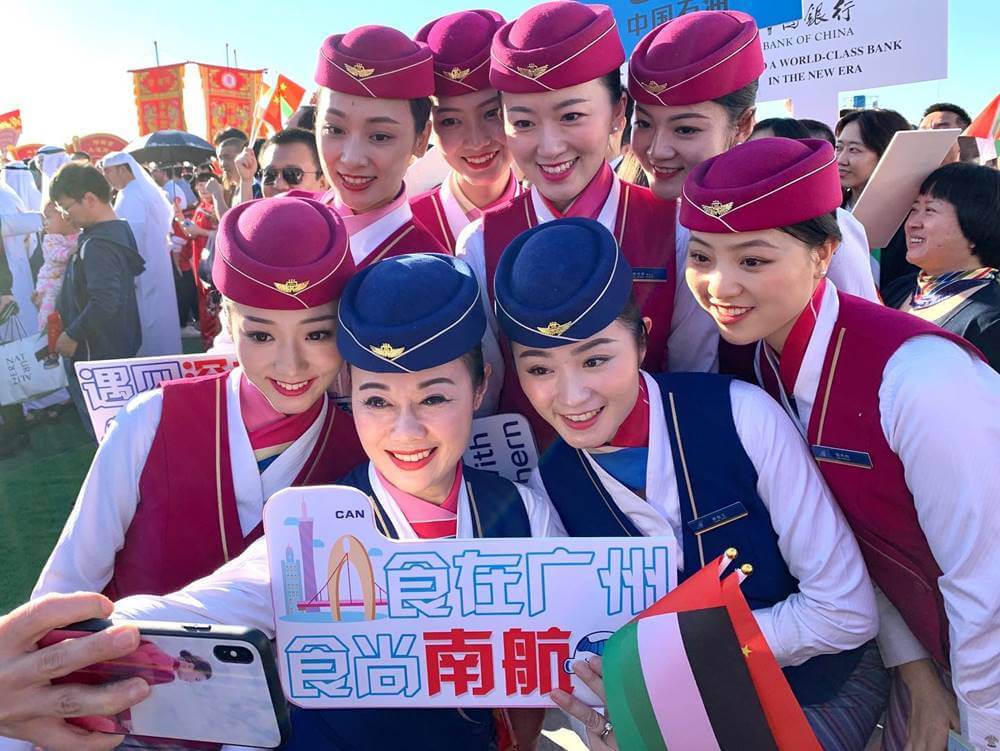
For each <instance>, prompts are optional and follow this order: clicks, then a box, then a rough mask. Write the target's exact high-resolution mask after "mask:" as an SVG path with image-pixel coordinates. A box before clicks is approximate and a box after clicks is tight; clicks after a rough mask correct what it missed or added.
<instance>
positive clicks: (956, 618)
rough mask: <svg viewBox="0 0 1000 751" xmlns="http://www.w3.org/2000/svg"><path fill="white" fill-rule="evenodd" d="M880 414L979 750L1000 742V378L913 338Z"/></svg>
mask: <svg viewBox="0 0 1000 751" xmlns="http://www.w3.org/2000/svg"><path fill="white" fill-rule="evenodd" d="M879 405H880V408H881V413H882V430H883V431H884V433H885V437H886V440H887V441H888V443H889V446H890V447H891V448H892V450H893V451H894V452H895V453H896V455H897V456H899V458H900V460H901V461H902V463H903V466H904V468H905V478H906V485H907V487H909V489H910V492H911V493H912V494H913V503H914V506H915V507H916V511H917V519H918V520H919V522H920V527H921V529H922V530H923V532H924V535H925V536H926V538H927V543H928V545H929V546H930V549H931V553H933V555H934V559H935V561H937V564H938V566H939V567H940V568H941V572H942V575H941V577H940V578H939V579H938V586H939V587H940V589H941V594H942V596H943V597H944V607H945V612H946V613H947V616H948V624H949V635H950V639H951V676H952V684H953V686H954V689H955V694H956V695H957V697H958V705H959V711H960V714H961V717H962V729H963V733H964V735H965V736H966V737H967V738H969V739H970V740H971V741H972V742H973V744H975V745H976V746H977V747H985V746H986V741H985V740H984V739H985V738H986V736H988V735H994V736H1000V660H998V659H997V652H998V645H1000V587H998V586H997V581H996V570H997V566H996V542H997V540H998V539H1000V503H998V502H997V499H1000V472H997V464H996V461H997V447H998V446H1000V419H998V415H1000V375H998V374H997V373H996V372H995V371H993V370H992V369H991V368H990V367H989V366H988V365H986V364H985V363H984V362H982V361H980V360H978V359H974V358H973V357H972V356H971V355H969V354H968V352H966V351H965V350H964V349H963V348H961V347H959V346H957V345H956V344H954V343H953V342H949V341H947V340H946V339H944V338H942V337H937V336H922V337H916V338H914V339H911V340H909V341H908V342H906V343H905V344H904V345H903V346H902V347H900V348H899V349H898V350H897V351H896V353H895V354H894V355H893V356H892V357H891V358H890V359H889V362H888V363H886V366H885V371H884V373H883V377H882V386H881V388H880V389H879Z"/></svg>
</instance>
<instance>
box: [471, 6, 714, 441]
mask: <svg viewBox="0 0 1000 751" xmlns="http://www.w3.org/2000/svg"><path fill="white" fill-rule="evenodd" d="M491 54H492V58H491V62H490V84H491V85H492V86H493V87H495V88H496V89H498V90H499V91H500V92H501V95H502V100H503V116H504V129H505V131H506V134H507V147H508V149H509V150H510V153H511V155H512V156H513V158H514V161H515V163H516V164H517V167H518V168H519V170H520V171H521V172H522V173H523V174H524V175H525V177H526V179H527V180H528V181H529V182H530V183H531V185H532V187H531V190H530V191H528V192H526V193H524V194H523V195H521V196H518V197H517V198H514V199H513V200H512V201H510V202H509V203H507V204H505V205H504V206H502V207H498V208H495V209H494V210H492V211H489V212H487V213H486V214H485V215H484V216H483V217H482V219H481V220H480V221H477V222H474V223H473V224H471V225H470V226H469V227H468V228H467V229H466V230H465V232H463V234H462V236H461V237H460V238H459V240H458V250H457V254H458V255H459V256H462V257H464V258H465V259H466V260H467V261H468V263H469V265H470V266H471V267H472V268H473V270H474V271H475V273H476V276H477V278H478V279H479V283H480V285H481V286H482V288H483V290H484V291H485V292H486V293H487V294H486V295H484V300H483V304H484V307H485V308H486V310H487V316H488V320H489V323H490V325H489V329H488V331H487V337H486V339H485V340H484V352H485V355H486V359H487V361H488V362H489V363H490V365H491V366H492V368H493V374H494V377H493V379H492V380H493V383H492V384H491V387H490V389H489V392H488V393H487V395H486V400H485V404H484V410H483V411H484V412H487V413H490V412H494V411H496V409H497V404H498V402H499V404H500V411H513V412H520V413H521V414H523V415H524V416H525V417H527V418H528V420H529V422H530V423H531V427H532V430H533V432H534V435H535V440H536V442H537V443H538V445H539V447H541V448H544V447H545V446H546V445H548V443H549V442H550V441H551V440H552V438H553V437H554V433H553V431H552V428H551V427H550V426H549V425H548V424H547V423H546V422H545V421H544V420H542V419H541V418H540V417H539V416H538V415H537V414H535V412H534V410H532V409H531V406H530V404H528V402H527V400H526V399H525V397H524V395H523V394H522V393H521V390H520V386H519V385H518V382H517V377H516V370H515V368H514V363H513V360H511V359H510V357H509V352H505V353H502V352H501V350H500V347H499V345H498V341H499V331H498V329H497V326H496V322H495V319H494V316H493V311H492V298H493V275H494V272H495V270H496V267H497V264H498V262H499V260H500V258H501V255H502V254H503V252H504V248H506V247H507V244H508V243H509V242H510V241H511V240H512V239H513V238H514V237H515V236H517V235H518V234H519V233H520V232H523V231H524V230H526V229H528V228H530V227H534V226H536V225H539V224H544V223H545V222H549V221H553V220H555V219H558V218H562V217H587V218H590V219H594V220H596V221H599V222H600V223H601V224H603V225H604V226H605V227H606V228H607V229H608V230H609V231H612V232H613V233H614V234H615V237H617V238H618V240H619V242H620V243H621V246H622V249H623V252H624V253H625V256H626V257H627V258H628V260H629V262H630V264H631V265H632V267H633V269H634V273H635V278H634V279H633V282H634V287H635V294H636V300H637V302H638V304H639V306H640V308H641V309H642V311H643V315H646V316H648V317H649V318H650V319H651V320H652V328H651V330H650V334H649V346H648V350H647V353H646V365H647V367H649V368H650V369H651V370H656V371H659V370H663V369H664V368H669V369H671V370H694V371H708V370H712V369H713V368H715V367H716V358H717V351H716V350H717V347H716V341H717V335H716V334H715V332H714V330H713V326H712V325H711V321H709V320H707V319H706V317H705V315H704V313H703V312H702V311H701V310H699V309H698V306H697V305H696V304H695V303H694V301H693V300H692V299H691V296H690V293H689V292H688V291H687V289H686V288H685V287H684V285H683V284H680V283H679V282H680V269H681V267H682V262H681V261H679V260H678V258H679V256H678V247H677V244H676V243H675V237H674V230H675V221H674V218H673V214H672V212H673V207H672V206H664V205H663V204H662V203H661V202H660V201H658V200H657V199H656V197H655V196H654V195H653V194H652V193H651V192H650V191H649V190H648V189H646V188H641V187H638V186H635V185H631V184H629V183H624V182H622V181H621V180H620V179H619V178H618V177H617V176H616V175H615V173H614V171H613V170H612V169H611V167H610V166H609V164H608V162H607V155H608V151H609V148H608V145H609V138H610V136H611V135H612V133H614V132H616V131H617V129H618V127H619V125H618V123H619V122H621V121H622V120H623V118H624V111H625V98H626V95H625V93H624V92H623V91H622V86H621V80H620V74H619V70H618V69H619V66H620V65H621V64H622V62H624V60H625V52H624V49H623V47H622V43H621V40H620V38H619V35H618V27H617V24H616V23H615V18H614V15H613V13H612V12H611V9H610V8H608V7H607V6H605V5H586V4H583V3H578V2H573V1H572V0H559V1H557V2H548V3H542V4H541V5H536V6H535V7H533V8H530V9H528V10H526V11H525V12H524V13H523V14H521V16H520V17H519V18H517V19H516V20H514V21H513V22H511V23H508V24H506V25H504V26H502V27H501V28H500V29H499V30H498V31H497V33H496V35H495V36H494V37H493V46H492V53H491ZM501 387H502V392H503V393H502V397H501Z"/></svg>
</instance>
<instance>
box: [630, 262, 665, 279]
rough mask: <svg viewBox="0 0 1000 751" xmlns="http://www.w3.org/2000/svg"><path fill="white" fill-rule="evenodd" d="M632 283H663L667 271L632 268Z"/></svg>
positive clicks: (639, 267) (640, 267)
mask: <svg viewBox="0 0 1000 751" xmlns="http://www.w3.org/2000/svg"><path fill="white" fill-rule="evenodd" d="M632 281H633V282H665V281H667V270H666V269H657V268H649V267H643V266H633V267H632Z"/></svg>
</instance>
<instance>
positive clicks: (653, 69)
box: [628, 10, 764, 106]
mask: <svg viewBox="0 0 1000 751" xmlns="http://www.w3.org/2000/svg"><path fill="white" fill-rule="evenodd" d="M763 72H764V50H763V48H762V46H761V42H760V31H759V30H758V29H757V23H756V22H755V21H754V20H753V17H752V16H749V15H747V14H746V13H740V12H739V11H735V10H701V11H696V12H694V13H687V14H685V15H683V16H678V17H677V18H675V19H673V20H672V21H667V22H666V23H664V24H661V25H659V26H657V27H656V28H655V29H653V30H652V31H651V32H649V33H648V34H647V35H646V36H644V37H643V38H642V40H641V41H640V42H639V44H638V45H636V48H635V51H634V52H632V57H631V58H629V63H628V92H629V94H631V95H632V98H633V99H635V100H636V101H637V102H639V103H641V104H653V105H664V106H667V105H678V104H695V103H696V102H708V101H710V100H712V99H718V98H719V97H722V96H725V95H726V94H731V93H733V92H734V91H738V90H739V89H741V88H743V87H744V86H746V85H747V84H748V83H750V82H751V81H755V80H757V79H758V78H760V75H761V73H763Z"/></svg>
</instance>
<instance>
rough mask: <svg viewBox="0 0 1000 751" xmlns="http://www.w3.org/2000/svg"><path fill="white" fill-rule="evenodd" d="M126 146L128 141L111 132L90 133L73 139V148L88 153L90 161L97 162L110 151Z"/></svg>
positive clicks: (119, 149)
mask: <svg viewBox="0 0 1000 751" xmlns="http://www.w3.org/2000/svg"><path fill="white" fill-rule="evenodd" d="M126 146H128V141H126V140H125V139H124V138H119V137H118V136H116V135H113V134H111V133H91V134H90V135H87V136H82V137H80V138H74V139H73V149H74V150H75V151H83V152H86V153H87V154H89V155H90V161H91V162H93V163H95V164H96V163H97V160H98V159H103V158H104V157H105V156H107V155H108V154H110V153H111V152H112V151H122V150H123V149H124V148H125V147H126Z"/></svg>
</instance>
